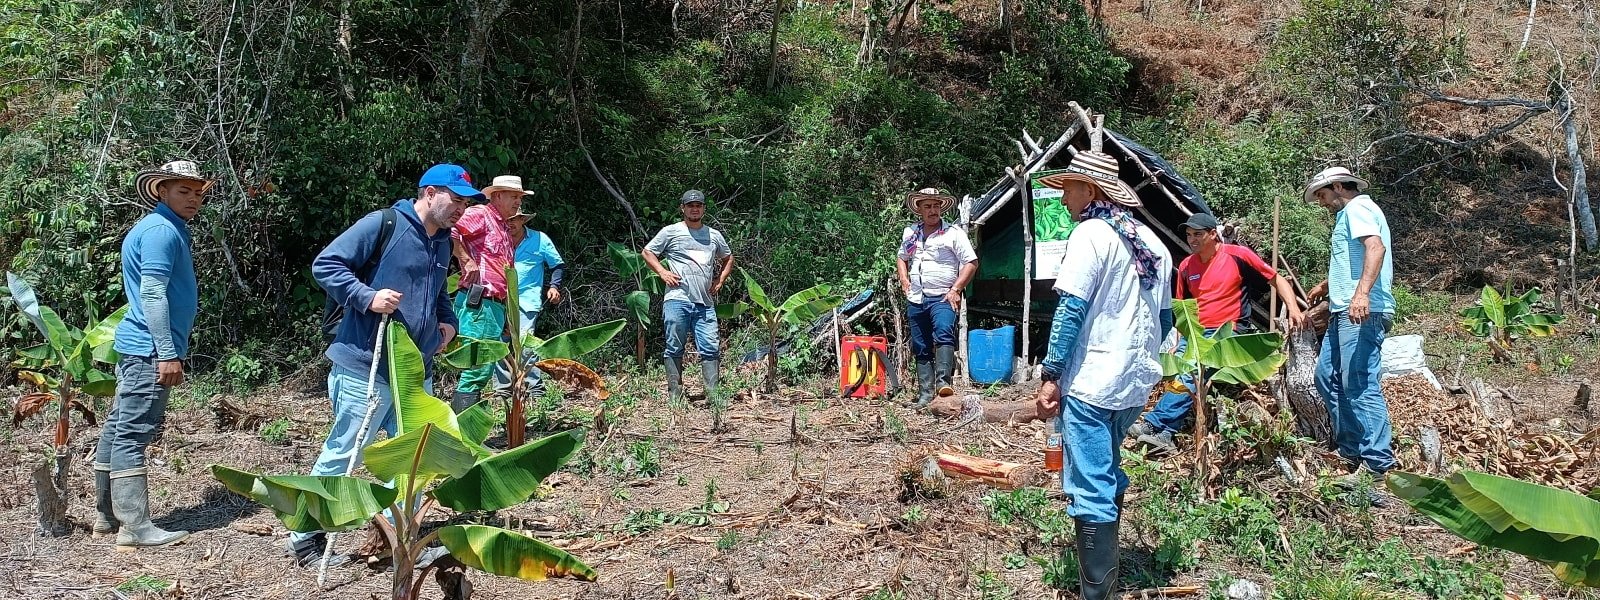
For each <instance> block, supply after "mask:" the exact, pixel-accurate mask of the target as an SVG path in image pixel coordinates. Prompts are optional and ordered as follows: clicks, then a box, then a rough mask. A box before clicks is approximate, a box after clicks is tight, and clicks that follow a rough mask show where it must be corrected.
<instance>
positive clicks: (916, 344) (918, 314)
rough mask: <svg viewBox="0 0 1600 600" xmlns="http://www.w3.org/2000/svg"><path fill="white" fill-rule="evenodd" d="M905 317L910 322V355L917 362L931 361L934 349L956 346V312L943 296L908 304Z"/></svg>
mask: <svg viewBox="0 0 1600 600" xmlns="http://www.w3.org/2000/svg"><path fill="white" fill-rule="evenodd" d="M906 317H907V318H908V319H910V321H911V355H912V356H915V357H916V358H917V361H918V362H930V361H932V360H933V349H934V348H936V347H939V346H954V345H956V311H955V309H953V308H950V302H949V301H948V300H945V299H944V297H943V296H939V299H937V300H929V299H927V298H923V300H922V303H921V304H916V303H910V304H908V305H907V306H906Z"/></svg>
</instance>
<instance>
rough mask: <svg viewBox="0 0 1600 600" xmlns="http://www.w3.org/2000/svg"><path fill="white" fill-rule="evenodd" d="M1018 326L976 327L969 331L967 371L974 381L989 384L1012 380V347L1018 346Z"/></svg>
mask: <svg viewBox="0 0 1600 600" xmlns="http://www.w3.org/2000/svg"><path fill="white" fill-rule="evenodd" d="M1016 339H1017V327H1016V326H1015V325H1006V326H1005V327H1001V328H998V329H974V330H972V331H969V332H967V372H968V374H970V375H971V376H972V381H973V383H978V384H982V385H988V384H991V383H995V382H999V381H1007V382H1009V381H1011V365H1012V363H1013V361H1012V358H1013V354H1012V348H1015V347H1016Z"/></svg>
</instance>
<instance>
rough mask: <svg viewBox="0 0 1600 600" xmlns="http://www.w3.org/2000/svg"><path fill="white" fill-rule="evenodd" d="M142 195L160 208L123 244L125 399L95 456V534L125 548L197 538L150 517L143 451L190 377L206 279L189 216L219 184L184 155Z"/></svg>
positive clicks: (120, 377)
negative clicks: (186, 374) (198, 271)
mask: <svg viewBox="0 0 1600 600" xmlns="http://www.w3.org/2000/svg"><path fill="white" fill-rule="evenodd" d="M136 187H137V188H138V192H139V197H140V198H141V199H143V200H145V201H146V202H150V203H153V204H154V205H155V209H154V210H153V211H151V213H150V214H148V215H145V217H144V218H143V219H141V220H140V221H139V223H138V224H136V225H134V226H133V229H130V230H129V231H128V237H126V238H124V239H123V240H122V289H123V293H124V294H126V295H127V297H128V313H127V315H126V316H125V317H123V319H122V322H121V323H120V324H118V325H117V332H116V334H115V337H114V340H115V344H114V346H113V347H114V348H115V349H116V350H117V353H118V354H119V355H121V358H119V359H117V400H116V402H114V403H112V405H111V412H110V413H109V414H107V415H106V424H105V427H103V428H102V429H101V430H100V443H99V444H98V445H97V446H96V447H95V453H94V476H95V479H94V484H95V485H94V487H95V508H96V510H97V512H98V513H99V514H98V516H97V518H96V519H95V523H94V532H95V533H100V534H106V533H116V534H117V545H118V546H123V547H140V546H166V545H169V544H175V543H178V542H181V541H183V540H184V539H185V538H187V537H189V532H187V531H166V530H163V529H161V528H160V527H156V526H155V525H154V524H152V523H151V522H150V494H149V484H148V481H149V467H148V466H146V465H145V458H144V452H145V448H147V447H148V446H149V445H150V442H151V441H152V440H154V439H155V437H156V432H157V431H158V430H160V429H161V424H162V422H164V421H165V420H166V415H167V395H168V394H169V393H170V392H171V391H172V388H173V386H176V385H178V384H180V383H183V361H184V359H186V358H188V356H189V332H190V331H192V330H193V329H194V319H195V314H196V313H197V312H198V311H199V305H200V301H199V300H200V294H199V285H198V282H197V281H196V279H195V274H194V253H193V251H192V242H191V239H190V237H189V221H190V220H192V219H194V218H195V216H196V215H198V214H200V207H201V205H203V204H204V202H205V194H206V190H207V189H208V188H210V187H211V182H210V181H208V180H206V179H205V178H204V177H201V176H200V170H199V168H198V167H196V166H195V164H194V163H192V162H189V161H187V160H178V161H173V162H170V163H167V164H165V165H161V168H159V169H152V170H148V171H144V172H142V173H139V177H138V179H137V182H136Z"/></svg>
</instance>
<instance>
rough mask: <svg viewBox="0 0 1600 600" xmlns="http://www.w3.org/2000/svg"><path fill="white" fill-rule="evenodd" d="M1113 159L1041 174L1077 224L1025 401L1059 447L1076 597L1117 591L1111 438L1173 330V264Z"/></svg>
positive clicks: (1157, 372) (1117, 504) (1154, 378)
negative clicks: (1050, 420) (1035, 384)
mask: <svg viewBox="0 0 1600 600" xmlns="http://www.w3.org/2000/svg"><path fill="white" fill-rule="evenodd" d="M1117 168H1118V165H1117V160H1116V159H1115V158H1113V157H1111V156H1110V155H1107V154H1104V153H1101V152H1099V151H1098V150H1087V151H1083V152H1079V153H1078V154H1077V156H1075V157H1073V159H1072V163H1071V164H1070V165H1068V166H1067V169H1066V172H1064V173H1060V174H1056V175H1052V176H1048V177H1045V178H1043V179H1042V180H1041V182H1042V183H1044V184H1045V185H1047V186H1050V187H1053V188H1056V189H1059V190H1061V193H1062V195H1061V203H1062V204H1064V205H1066V207H1067V210H1068V211H1069V212H1071V213H1072V215H1073V218H1075V219H1077V220H1078V222H1079V224H1078V227H1077V228H1076V229H1074V230H1073V232H1072V236H1071V237H1069V238H1068V239H1067V249H1066V255H1065V257H1064V258H1063V259H1062V261H1061V269H1060V273H1059V274H1058V275H1057V277H1056V284H1055V289H1056V292H1057V293H1059V294H1060V296H1061V300H1060V303H1059V304H1058V305H1057V307H1056V312H1055V316H1054V318H1053V319H1052V321H1051V325H1050V350H1049V355H1048V357H1047V358H1046V359H1045V361H1044V364H1043V366H1042V369H1041V374H1040V379H1041V380H1042V381H1043V383H1042V384H1041V385H1040V386H1039V392H1038V395H1037V396H1036V398H1035V401H1036V402H1037V404H1038V405H1039V414H1040V415H1045V416H1054V415H1057V414H1058V413H1059V415H1060V416H1059V418H1057V419H1055V422H1056V423H1057V427H1058V428H1059V430H1060V432H1061V434H1062V436H1063V437H1064V438H1065V439H1066V442H1067V443H1066V446H1065V448H1064V449H1063V450H1064V452H1063V458H1064V461H1063V462H1064V466H1065V468H1064V469H1063V470H1062V475H1061V480H1062V489H1063V491H1065V492H1066V495H1067V497H1068V498H1069V499H1070V501H1071V504H1070V505H1068V507H1067V514H1069V515H1071V516H1072V518H1073V520H1074V521H1075V522H1076V524H1077V528H1076V547H1077V552H1078V564H1079V565H1080V567H1079V569H1078V572H1079V575H1078V584H1079V587H1080V589H1081V592H1080V593H1081V595H1082V597H1083V598H1085V599H1087V600H1105V599H1107V598H1111V597H1112V595H1113V592H1114V591H1115V590H1116V588H1117V561H1118V555H1119V549H1118V544H1117V533H1118V528H1119V523H1120V521H1121V509H1122V506H1121V505H1122V494H1123V492H1124V491H1126V490H1127V488H1128V477H1127V474H1125V473H1124V472H1123V471H1122V467H1121V465H1120V464H1119V463H1120V462H1121V443H1120V442H1121V440H1122V434H1123V432H1124V431H1126V430H1127V429H1128V427H1129V426H1130V425H1133V422H1134V420H1135V419H1138V418H1139V413H1140V411H1142V410H1143V409H1144V404H1145V399H1146V397H1147V396H1148V395H1149V393H1150V388H1151V387H1152V386H1154V385H1155V384H1156V382H1158V381H1160V380H1161V363H1160V361H1159V360H1158V359H1157V357H1156V356H1157V352H1159V351H1160V347H1161V341H1162V340H1163V339H1165V338H1166V334H1167V332H1168V331H1169V330H1170V329H1171V328H1172V294H1171V290H1172V256H1171V255H1170V254H1168V252H1167V249H1166V247H1165V246H1163V245H1162V243H1161V239H1160V238H1159V237H1157V236H1156V234H1155V233H1154V232H1152V231H1151V230H1150V228H1149V227H1146V226H1145V225H1143V224H1142V223H1140V222H1139V221H1137V220H1136V219H1134V217H1133V215H1132V213H1130V212H1129V211H1128V209H1129V208H1133V207H1137V206H1139V197H1138V196H1137V195H1135V194H1134V192H1133V189H1132V188H1130V187H1128V184H1126V183H1124V182H1122V180H1121V179H1119V178H1118V177H1117Z"/></svg>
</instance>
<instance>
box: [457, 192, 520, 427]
mask: <svg viewBox="0 0 1600 600" xmlns="http://www.w3.org/2000/svg"><path fill="white" fill-rule="evenodd" d="M483 193H484V194H486V195H488V196H489V203H488V204H479V205H477V206H473V207H470V208H468V209H467V211H466V212H465V213H463V214H462V215H461V219H460V220H459V221H456V225H455V228H454V230H453V231H452V232H451V235H450V237H451V239H452V240H453V241H454V246H455V248H454V252H453V254H454V255H455V257H456V262H458V263H460V265H461V281H460V283H459V284H457V288H458V289H459V290H460V291H459V292H458V293H457V294H456V300H455V310H456V318H457V319H458V320H460V322H461V332H460V335H461V336H463V337H469V338H478V339H486V340H498V339H500V337H501V335H502V334H503V333H504V332H505V328H506V298H507V295H506V285H507V282H506V267H507V266H508V265H510V264H512V252H513V250H514V249H515V248H516V246H515V244H512V243H511V226H510V224H509V221H508V219H510V218H511V216H512V215H515V214H516V213H517V208H518V207H520V206H521V204H522V197H523V196H524V195H526V194H531V193H533V192H530V191H527V190H524V189H522V178H521V177H517V176H515V175H502V176H499V177H496V178H494V183H493V184H492V185H490V186H489V187H486V188H483ZM493 377H494V365H483V366H481V367H478V368H475V369H468V370H466V371H464V372H462V373H461V379H460V380H459V382H458V383H457V384H456V393H455V395H454V396H452V397H451V398H450V407H451V408H454V409H455V411H456V412H461V411H463V410H466V409H468V408H470V407H471V406H472V405H474V404H477V403H478V400H479V395H480V394H482V393H483V389H484V387H485V386H487V385H488V384H489V381H490V380H491V379H492V378H493Z"/></svg>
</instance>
